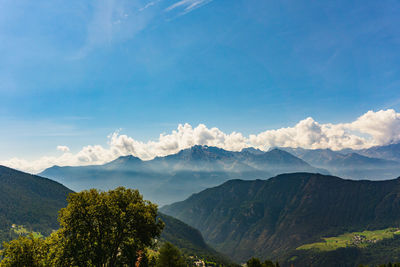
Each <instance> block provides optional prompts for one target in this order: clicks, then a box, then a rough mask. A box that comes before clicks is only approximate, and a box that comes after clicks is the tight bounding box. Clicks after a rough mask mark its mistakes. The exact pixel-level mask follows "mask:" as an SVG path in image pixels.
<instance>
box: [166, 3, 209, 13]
mask: <svg viewBox="0 0 400 267" xmlns="http://www.w3.org/2000/svg"><path fill="white" fill-rule="evenodd" d="M211 1H212V0H181V1H178V2H176V3H175V4H172V5H170V6H169V7H167V8H166V9H165V11H171V10H174V9H177V8H181V7H183V8H184V13H188V12H190V11H192V10H195V9H196V8H199V7H201V6H203V5H205V4H208V3H209V2H211Z"/></svg>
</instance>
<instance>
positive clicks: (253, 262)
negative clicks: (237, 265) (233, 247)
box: [246, 258, 263, 267]
mask: <svg viewBox="0 0 400 267" xmlns="http://www.w3.org/2000/svg"><path fill="white" fill-rule="evenodd" d="M246 264H247V267H263V266H262V264H261V261H260V259H258V258H251V259H250V260H248V261H247V262H246Z"/></svg>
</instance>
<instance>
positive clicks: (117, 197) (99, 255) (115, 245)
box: [2, 187, 164, 267]
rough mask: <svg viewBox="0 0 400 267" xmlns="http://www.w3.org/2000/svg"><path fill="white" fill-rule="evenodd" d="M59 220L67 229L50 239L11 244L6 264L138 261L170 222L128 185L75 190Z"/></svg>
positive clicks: (124, 263) (118, 263)
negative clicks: (159, 215)
mask: <svg viewBox="0 0 400 267" xmlns="http://www.w3.org/2000/svg"><path fill="white" fill-rule="evenodd" d="M59 220H60V224H61V228H60V229H59V230H58V231H57V232H55V233H53V234H51V235H50V237H48V238H47V239H46V240H44V239H41V238H34V237H33V236H30V237H20V238H19V239H17V240H15V241H11V242H10V243H6V244H5V247H4V252H3V256H4V259H3V261H2V266H32V267H34V266H47V265H49V266H134V264H135V262H136V260H137V256H138V255H139V254H140V253H139V252H141V251H144V250H145V249H146V247H148V246H151V245H152V244H153V240H154V238H155V237H157V236H159V235H160V233H161V230H162V228H163V226H164V224H163V222H162V221H160V220H157V206H156V205H154V204H152V203H150V202H148V201H145V200H143V198H142V196H141V195H140V194H139V192H138V191H137V190H131V189H125V188H122V187H120V188H117V189H115V190H110V191H108V192H99V191H97V190H95V189H92V190H90V191H83V192H80V193H73V194H70V196H69V197H68V206H67V207H66V208H63V209H62V210H61V212H60V216H59ZM26 262H28V263H26Z"/></svg>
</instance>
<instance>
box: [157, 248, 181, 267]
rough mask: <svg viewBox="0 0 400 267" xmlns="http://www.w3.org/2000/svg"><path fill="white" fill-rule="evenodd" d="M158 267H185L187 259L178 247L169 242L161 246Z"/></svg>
mask: <svg viewBox="0 0 400 267" xmlns="http://www.w3.org/2000/svg"><path fill="white" fill-rule="evenodd" d="M159 252H160V254H159V256H158V260H157V267H184V266H185V261H184V259H183V257H182V256H181V252H180V251H179V249H178V248H177V247H175V246H174V245H172V244H171V243H169V242H166V243H164V244H163V246H162V247H161V248H160V251H159Z"/></svg>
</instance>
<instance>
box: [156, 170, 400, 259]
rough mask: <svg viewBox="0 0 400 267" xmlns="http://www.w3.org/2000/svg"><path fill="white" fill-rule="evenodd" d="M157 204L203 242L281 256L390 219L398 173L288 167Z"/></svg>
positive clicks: (236, 252)
mask: <svg viewBox="0 0 400 267" xmlns="http://www.w3.org/2000/svg"><path fill="white" fill-rule="evenodd" d="M161 211H162V212H163V213H166V214H168V215H170V216H173V217H175V218H178V219H180V220H182V221H183V222H185V223H187V224H189V225H191V226H193V227H195V228H197V229H199V230H200V231H201V232H202V234H203V236H204V238H205V240H206V242H208V243H209V244H211V245H212V246H213V247H214V248H216V249H217V250H218V251H224V252H226V253H228V256H230V257H232V258H233V259H234V260H236V261H238V262H243V261H245V260H247V259H248V258H250V257H252V256H257V257H260V258H273V259H281V260H283V261H284V260H287V259H286V258H285V256H286V255H290V253H291V252H293V251H294V250H295V249H296V248H297V247H299V246H301V245H303V244H307V243H313V242H318V241H320V240H321V238H322V237H329V236H337V235H340V234H343V233H346V232H354V231H363V230H366V229H370V230H375V229H384V228H387V227H397V226H398V225H399V224H400V179H394V180H387V181H367V180H363V181H354V180H344V179H341V178H338V177H334V176H329V175H321V174H311V173H292V174H281V175H278V176H276V177H273V178H271V179H268V180H253V181H243V180H231V181H228V182H226V183H224V184H222V185H220V186H217V187H214V188H210V189H207V190H204V191H202V192H200V193H197V194H194V195H192V196H191V197H189V198H188V199H186V200H184V201H181V202H177V203H174V204H171V205H167V206H164V207H163V208H162V209H161ZM300 266H302V265H300Z"/></svg>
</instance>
